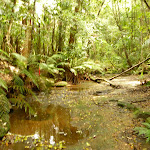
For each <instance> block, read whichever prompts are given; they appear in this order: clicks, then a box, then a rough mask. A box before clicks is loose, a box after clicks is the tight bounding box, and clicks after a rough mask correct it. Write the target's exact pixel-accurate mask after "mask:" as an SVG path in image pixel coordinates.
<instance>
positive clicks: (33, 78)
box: [20, 69, 39, 88]
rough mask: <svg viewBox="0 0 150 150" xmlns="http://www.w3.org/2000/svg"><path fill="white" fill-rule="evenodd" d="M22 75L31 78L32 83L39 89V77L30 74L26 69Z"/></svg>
mask: <svg viewBox="0 0 150 150" xmlns="http://www.w3.org/2000/svg"><path fill="white" fill-rule="evenodd" d="M20 73H23V74H25V75H26V76H27V77H29V78H30V79H31V81H32V82H33V83H34V84H35V85H36V86H37V87H38V88H39V85H38V83H37V77H36V76H35V74H33V73H31V72H29V71H28V70H26V69H23V70H22V71H21V72H20Z"/></svg>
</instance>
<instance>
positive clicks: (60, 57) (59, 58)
mask: <svg viewBox="0 0 150 150" xmlns="http://www.w3.org/2000/svg"><path fill="white" fill-rule="evenodd" d="M51 58H52V59H54V60H56V61H60V60H64V59H65V56H64V55H63V54H61V53H60V54H54V55H53V56H51Z"/></svg>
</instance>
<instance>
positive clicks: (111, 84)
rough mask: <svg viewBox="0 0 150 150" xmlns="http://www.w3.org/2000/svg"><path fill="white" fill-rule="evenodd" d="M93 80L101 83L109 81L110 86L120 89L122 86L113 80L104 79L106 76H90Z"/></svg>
mask: <svg viewBox="0 0 150 150" xmlns="http://www.w3.org/2000/svg"><path fill="white" fill-rule="evenodd" d="M89 77H90V80H91V81H94V82H97V83H101V82H107V83H109V86H111V87H113V88H116V89H119V88H121V86H120V85H114V84H113V83H112V82H111V81H109V80H107V79H104V78H97V77H93V76H89Z"/></svg>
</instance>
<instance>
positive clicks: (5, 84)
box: [0, 78, 8, 91]
mask: <svg viewBox="0 0 150 150" xmlns="http://www.w3.org/2000/svg"><path fill="white" fill-rule="evenodd" d="M1 87H2V88H4V89H5V90H7V91H8V86H7V83H6V82H5V81H4V80H3V79H2V78H0V88H1Z"/></svg>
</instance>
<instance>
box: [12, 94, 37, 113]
mask: <svg viewBox="0 0 150 150" xmlns="http://www.w3.org/2000/svg"><path fill="white" fill-rule="evenodd" d="M9 100H10V102H11V103H13V104H15V105H16V106H17V107H18V108H21V109H22V108H24V109H25V112H27V111H28V112H29V115H34V114H35V111H34V110H33V108H32V107H31V106H30V104H29V103H28V102H27V101H26V100H25V96H24V95H23V94H19V95H18V96H16V97H14V98H10V99H9Z"/></svg>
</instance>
